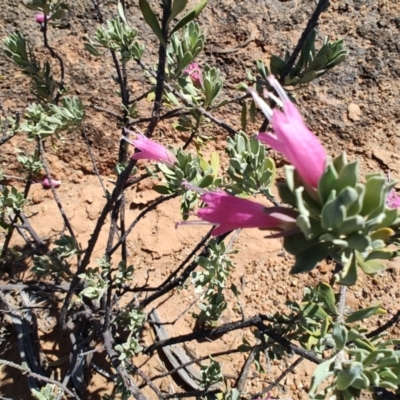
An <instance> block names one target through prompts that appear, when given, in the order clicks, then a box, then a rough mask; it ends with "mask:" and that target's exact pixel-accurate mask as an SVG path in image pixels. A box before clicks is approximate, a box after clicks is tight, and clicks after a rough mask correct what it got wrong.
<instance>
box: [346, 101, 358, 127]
mask: <svg viewBox="0 0 400 400" xmlns="http://www.w3.org/2000/svg"><path fill="white" fill-rule="evenodd" d="M347 113H348V116H349V119H350V120H351V121H353V122H356V121H359V120H360V116H361V109H360V106H358V105H357V104H354V103H350V104H349V105H348V107H347Z"/></svg>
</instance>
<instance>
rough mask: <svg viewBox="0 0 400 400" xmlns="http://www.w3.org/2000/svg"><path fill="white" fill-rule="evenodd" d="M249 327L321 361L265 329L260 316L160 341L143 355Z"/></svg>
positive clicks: (305, 356) (308, 358)
mask: <svg viewBox="0 0 400 400" xmlns="http://www.w3.org/2000/svg"><path fill="white" fill-rule="evenodd" d="M251 326H255V327H257V328H258V329H259V331H260V332H261V333H262V334H264V335H267V336H268V337H270V338H271V339H273V340H274V341H276V342H277V343H279V344H280V345H281V346H283V347H285V348H287V349H288V350H290V351H292V352H293V353H295V354H298V355H300V356H302V357H304V358H306V359H307V360H309V361H311V362H313V363H314V364H320V363H321V362H322V360H320V359H319V358H318V357H317V356H316V355H315V353H314V352H312V351H309V350H305V349H303V348H301V347H298V346H296V345H294V344H293V343H291V342H290V341H289V340H287V339H285V338H284V337H283V336H281V335H279V334H278V333H276V332H275V331H274V330H272V329H271V328H269V327H267V326H266V325H264V323H263V322H262V320H261V318H260V316H258V315H257V316H254V317H252V318H249V319H247V320H246V321H238V322H232V323H229V324H225V325H221V326H219V327H218V328H215V329H208V330H207V329H203V330H201V331H197V332H193V333H188V334H185V335H180V336H177V337H173V338H170V339H167V340H160V341H158V342H156V343H154V344H152V345H150V346H148V347H147V348H146V349H145V350H144V353H145V354H151V353H152V352H154V351H155V350H157V349H159V348H161V347H164V346H170V345H173V344H178V343H182V342H187V341H191V340H198V339H204V338H209V339H212V338H213V337H219V336H221V335H224V334H225V333H228V332H232V331H235V330H238V329H244V328H249V327H251Z"/></svg>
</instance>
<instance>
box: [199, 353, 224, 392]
mask: <svg viewBox="0 0 400 400" xmlns="http://www.w3.org/2000/svg"><path fill="white" fill-rule="evenodd" d="M201 377H202V380H201V382H200V386H201V387H203V388H209V387H210V386H212V385H215V384H216V383H219V382H222V380H223V379H224V377H223V375H222V369H221V365H220V363H219V362H218V361H216V360H214V359H213V358H212V357H210V363H209V364H207V365H202V366H201Z"/></svg>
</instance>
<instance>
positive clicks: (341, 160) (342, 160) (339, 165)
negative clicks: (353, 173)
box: [332, 152, 348, 176]
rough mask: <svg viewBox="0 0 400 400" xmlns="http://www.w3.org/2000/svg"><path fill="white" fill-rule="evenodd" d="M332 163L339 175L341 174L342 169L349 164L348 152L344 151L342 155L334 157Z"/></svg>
mask: <svg viewBox="0 0 400 400" xmlns="http://www.w3.org/2000/svg"><path fill="white" fill-rule="evenodd" d="M332 163H333V166H334V168H335V171H336V173H337V175H338V176H339V174H340V173H341V172H342V169H343V168H344V167H345V166H346V165H347V164H348V161H347V154H346V153H345V152H343V153H342V154H340V156H337V157H336V158H334V159H333V160H332Z"/></svg>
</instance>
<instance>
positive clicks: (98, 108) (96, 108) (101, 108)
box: [89, 104, 122, 121]
mask: <svg viewBox="0 0 400 400" xmlns="http://www.w3.org/2000/svg"><path fill="white" fill-rule="evenodd" d="M89 107H92V108H94V109H95V110H96V111H102V112H105V113H107V114H110V115H112V116H113V117H115V118H116V119H117V120H118V121H122V117H121V116H120V115H118V114H117V113H115V112H114V111H111V110H107V109H106V108H103V107H99V106H96V105H95V104H90V105H89Z"/></svg>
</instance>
